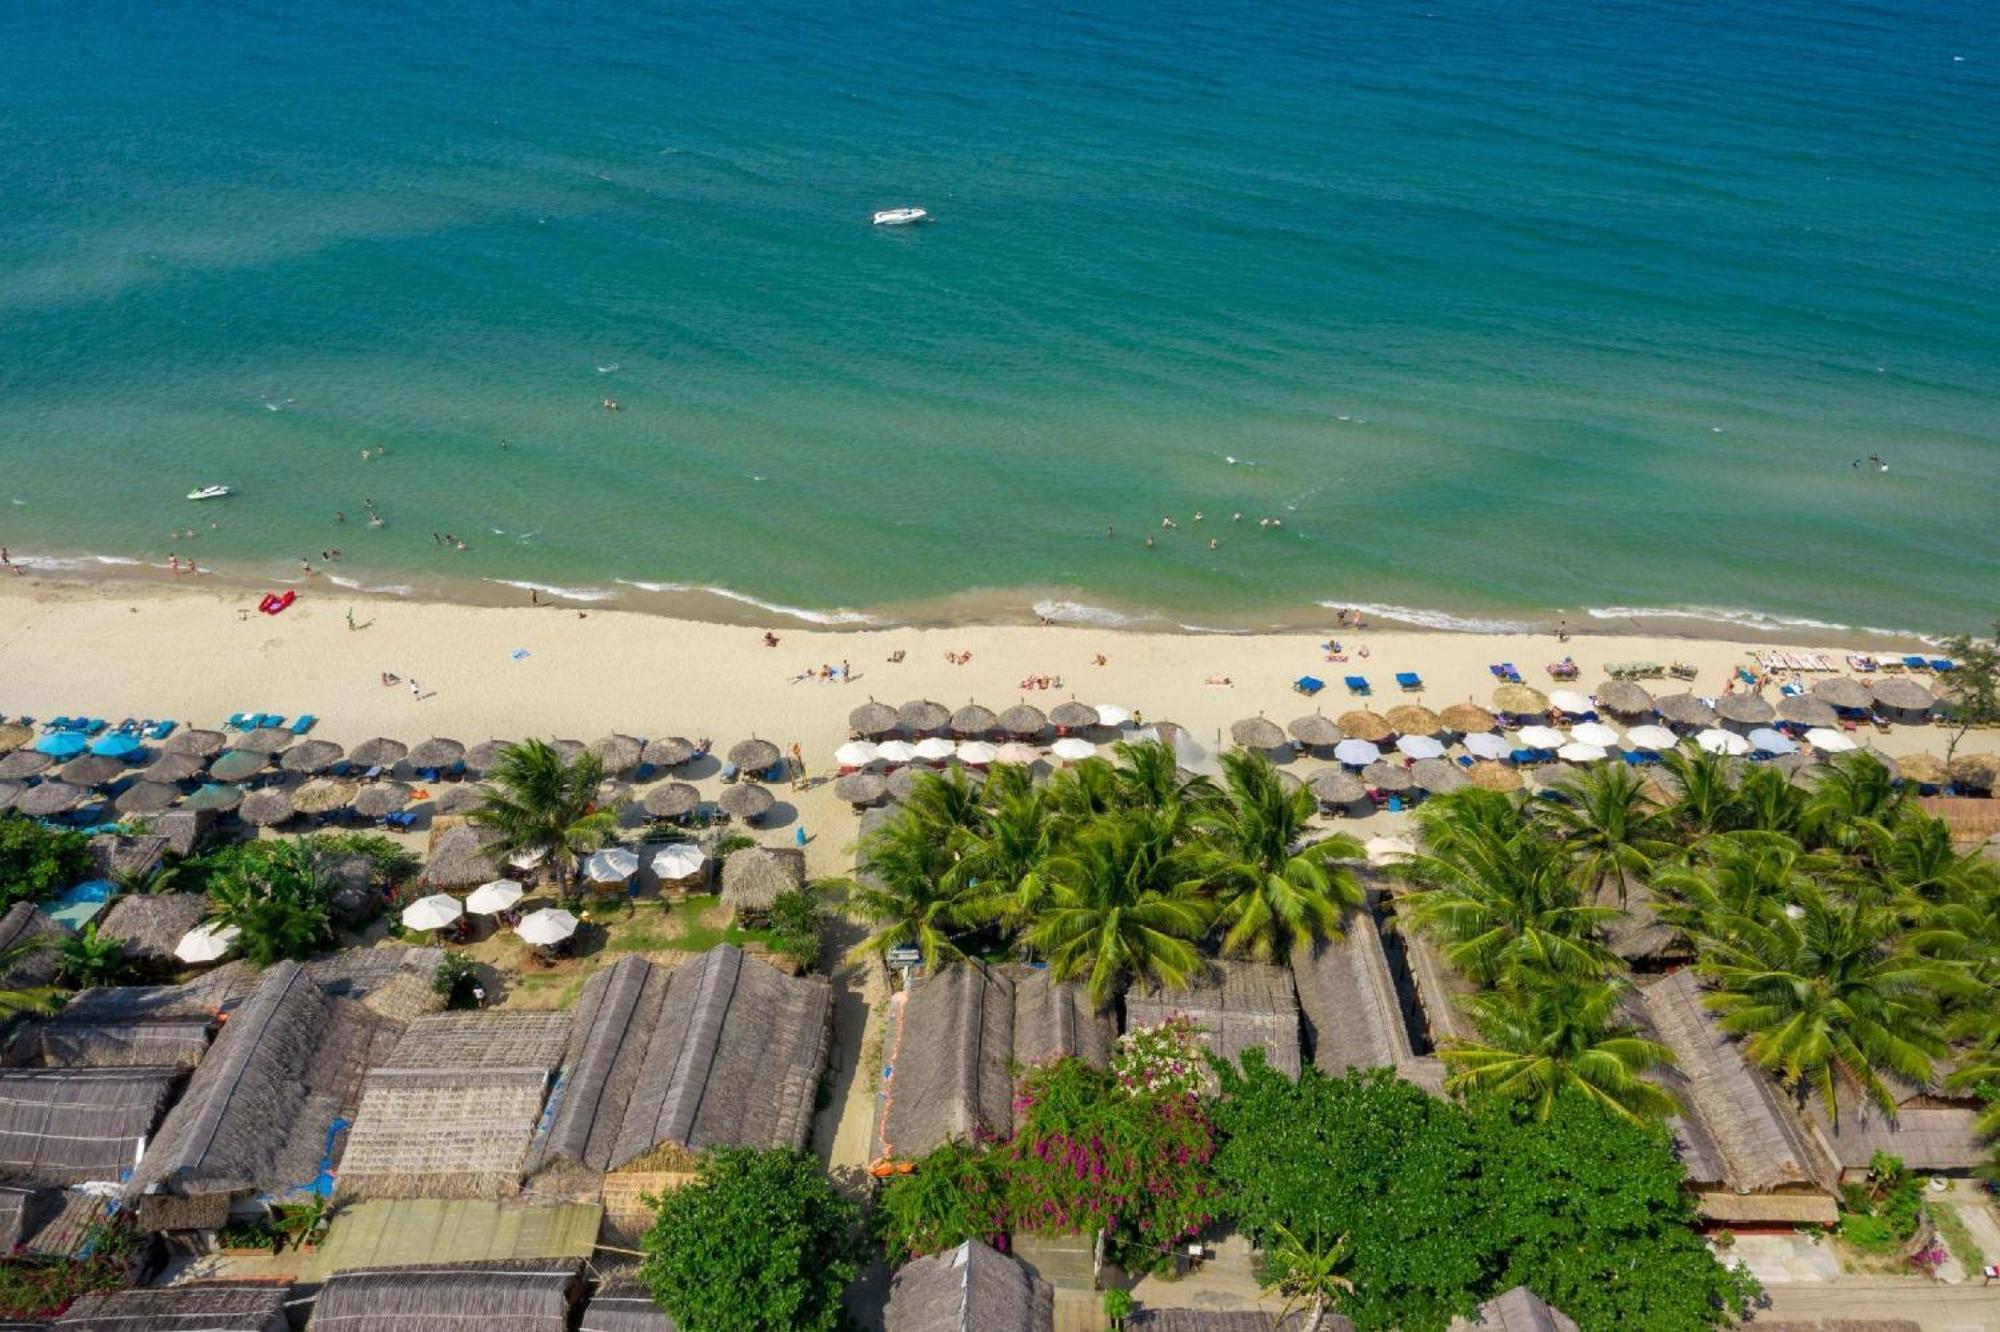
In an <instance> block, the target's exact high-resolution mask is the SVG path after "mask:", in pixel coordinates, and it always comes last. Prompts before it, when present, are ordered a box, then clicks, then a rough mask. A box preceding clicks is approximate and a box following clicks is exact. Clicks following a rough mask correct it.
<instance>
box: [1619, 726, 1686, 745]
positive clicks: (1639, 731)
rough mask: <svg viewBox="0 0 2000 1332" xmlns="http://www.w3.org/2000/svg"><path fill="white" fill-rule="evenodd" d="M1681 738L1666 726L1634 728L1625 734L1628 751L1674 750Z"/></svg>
mask: <svg viewBox="0 0 2000 1332" xmlns="http://www.w3.org/2000/svg"><path fill="white" fill-rule="evenodd" d="M1680 742H1681V738H1680V737H1679V736H1677V735H1675V734H1674V733H1673V732H1672V731H1669V730H1668V729H1667V728H1666V727H1664V726H1634V727H1633V728H1632V729H1631V730H1629V731H1627V732H1625V746H1626V748H1628V749H1651V750H1655V751H1657V750H1662V749H1672V748H1673V747H1674V746H1675V745H1677V744H1679V743H1680Z"/></svg>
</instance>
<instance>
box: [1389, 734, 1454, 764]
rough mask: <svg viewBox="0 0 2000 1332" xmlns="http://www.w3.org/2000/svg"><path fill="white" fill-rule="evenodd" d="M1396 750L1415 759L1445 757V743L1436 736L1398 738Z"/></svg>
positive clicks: (1405, 736)
mask: <svg viewBox="0 0 2000 1332" xmlns="http://www.w3.org/2000/svg"><path fill="white" fill-rule="evenodd" d="M1396 748H1397V750H1398V751H1400V752H1401V753H1403V754H1406V755H1408V756H1409V757H1410V758H1413V759H1434V758H1443V757H1444V741H1442V740H1440V739H1438V738H1437V737H1436V736H1434V735H1404V736H1398V737H1397V738H1396Z"/></svg>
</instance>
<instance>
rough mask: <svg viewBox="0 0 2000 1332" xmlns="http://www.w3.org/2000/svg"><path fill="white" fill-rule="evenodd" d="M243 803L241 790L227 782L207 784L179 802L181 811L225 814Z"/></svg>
mask: <svg viewBox="0 0 2000 1332" xmlns="http://www.w3.org/2000/svg"><path fill="white" fill-rule="evenodd" d="M242 803H243V788H242V787H240V786H231V785H230V784H228V783H227V782H209V783H208V784H207V785H205V786H202V787H200V788H199V789H197V790H196V791H195V792H194V793H193V794H192V795H189V796H187V797H185V798H184V799H183V800H182V801H181V808H182V809H191V810H194V811H195V812H196V813H202V812H207V813H210V814H227V813H228V812H229V811H230V810H232V809H235V808H236V807H237V806H238V805H240V804H242Z"/></svg>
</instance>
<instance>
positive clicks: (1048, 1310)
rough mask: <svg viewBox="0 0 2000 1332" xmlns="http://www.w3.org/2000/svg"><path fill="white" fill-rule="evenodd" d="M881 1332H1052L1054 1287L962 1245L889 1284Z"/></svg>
mask: <svg viewBox="0 0 2000 1332" xmlns="http://www.w3.org/2000/svg"><path fill="white" fill-rule="evenodd" d="M882 1317H883V1323H882V1326H883V1329H884V1332H1053V1329H1054V1328H1055V1325H1056V1321H1055V1320H1056V1293H1055V1288H1054V1287H1053V1286H1051V1285H1049V1283H1048V1282H1046V1281H1044V1280H1042V1279H1041V1277H1039V1276H1037V1275H1036V1274H1035V1273H1034V1272H1033V1271H1031V1270H1030V1269H1029V1268H1027V1267H1026V1266H1024V1265H1023V1264H1022V1263H1021V1261H1020V1260H1019V1259H1017V1258H1013V1257H1010V1256H1009V1255H1007V1254H1004V1253H1000V1252H998V1251H996V1250H994V1249H992V1248H990V1247H989V1246H987V1245H985V1244H983V1243H981V1242H980V1241H978V1240H976V1239H975V1240H967V1241H965V1242H964V1243H963V1244H961V1245H959V1246H958V1247H957V1248H955V1249H946V1250H945V1251H944V1252H942V1253H934V1254H931V1255H929V1256H928V1257H924V1258H916V1259H912V1260H911V1261H909V1262H907V1263H904V1264H903V1265H902V1266H901V1267H899V1268H897V1269H896V1271H895V1275H893V1276H892V1277H890V1279H889V1303H888V1306H887V1307H886V1308H885V1309H884V1310H883V1314H882Z"/></svg>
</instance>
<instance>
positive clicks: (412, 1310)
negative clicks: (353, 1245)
mask: <svg viewBox="0 0 2000 1332" xmlns="http://www.w3.org/2000/svg"><path fill="white" fill-rule="evenodd" d="M582 1294H583V1263H582V1262H581V1261H580V1260H578V1259H574V1258H534V1259H522V1260H517V1261H513V1262H497V1263H451V1264H443V1263H426V1264H424V1265H422V1266H420V1267H363V1268H356V1269H352V1270H349V1271H345V1272H335V1273H334V1274H333V1275H332V1276H331V1277H328V1278H327V1282H326V1284H325V1285H324V1286H321V1287H320V1291H319V1301H318V1303H317V1304H316V1305H315V1306H314V1308H313V1319H312V1323H311V1327H312V1328H313V1329H314V1332H442V1330H443V1329H460V1328H481V1329H494V1330H495V1332H568V1328H569V1321H570V1312H571V1310H572V1309H573V1308H574V1306H575V1304H576V1302H577V1300H578V1298H579V1297H580V1296H581V1295H582Z"/></svg>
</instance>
